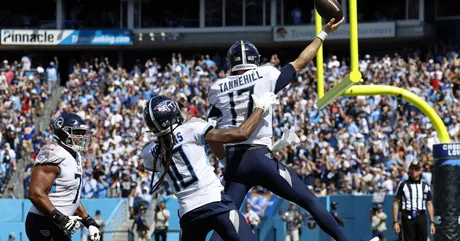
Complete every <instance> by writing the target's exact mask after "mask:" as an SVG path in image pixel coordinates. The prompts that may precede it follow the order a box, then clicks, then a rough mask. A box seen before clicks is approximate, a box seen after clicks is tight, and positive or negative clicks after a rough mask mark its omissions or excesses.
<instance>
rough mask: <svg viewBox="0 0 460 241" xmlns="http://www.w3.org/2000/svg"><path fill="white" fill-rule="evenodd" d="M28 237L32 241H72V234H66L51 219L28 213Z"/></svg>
mask: <svg viewBox="0 0 460 241" xmlns="http://www.w3.org/2000/svg"><path fill="white" fill-rule="evenodd" d="M25 229H26V235H27V238H28V239H29V240H30V241H58V240H59V241H71V240H72V238H71V236H70V234H65V233H64V231H62V229H60V228H59V227H58V226H57V225H56V224H55V223H53V221H51V218H48V217H45V216H40V215H38V214H35V213H28V214H27V218H26V228H25Z"/></svg>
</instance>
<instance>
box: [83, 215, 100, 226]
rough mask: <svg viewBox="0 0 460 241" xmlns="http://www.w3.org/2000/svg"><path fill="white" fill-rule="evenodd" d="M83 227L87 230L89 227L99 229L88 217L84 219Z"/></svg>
mask: <svg viewBox="0 0 460 241" xmlns="http://www.w3.org/2000/svg"><path fill="white" fill-rule="evenodd" d="M81 222H82V223H83V225H85V227H86V228H89V226H95V227H96V228H99V225H98V224H97V223H96V221H95V220H94V219H93V218H92V217H91V216H89V215H88V217H86V218H84V219H83V220H82V221H81Z"/></svg>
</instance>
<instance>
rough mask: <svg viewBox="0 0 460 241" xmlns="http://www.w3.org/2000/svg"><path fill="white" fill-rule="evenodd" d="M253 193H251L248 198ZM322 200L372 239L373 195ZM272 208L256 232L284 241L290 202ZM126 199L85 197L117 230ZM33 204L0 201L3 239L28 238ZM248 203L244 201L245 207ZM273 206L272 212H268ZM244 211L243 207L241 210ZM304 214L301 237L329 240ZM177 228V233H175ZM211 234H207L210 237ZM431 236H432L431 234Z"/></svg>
mask: <svg viewBox="0 0 460 241" xmlns="http://www.w3.org/2000/svg"><path fill="white" fill-rule="evenodd" d="M250 195H251V194H248V197H249V196H250ZM319 199H320V201H321V202H322V203H323V205H324V206H326V207H327V206H329V203H330V202H332V201H336V202H338V203H339V210H338V212H339V215H340V216H341V217H342V219H343V220H344V222H345V227H343V230H344V232H345V234H346V235H347V236H348V237H349V238H350V240H369V239H370V238H371V230H370V226H371V222H370V209H371V208H372V196H370V195H363V196H351V195H339V196H329V197H320V198H319ZM271 201H272V202H271V203H270V204H269V205H270V207H269V208H267V209H266V212H265V213H266V214H268V213H269V215H267V216H265V217H263V218H262V221H261V223H260V225H259V230H257V231H256V235H257V236H258V237H259V240H264V241H284V240H285V239H284V234H285V223H284V222H283V221H282V220H281V219H280V217H279V211H280V210H286V209H287V207H288V205H289V202H288V201H286V200H283V199H280V198H278V197H276V196H273V197H272V199H271ZM123 202H126V200H125V199H90V200H83V204H84V205H85V207H86V209H87V210H88V212H89V213H90V214H92V215H94V212H95V211H96V210H98V209H99V210H101V214H102V217H103V218H104V219H105V220H106V221H107V220H111V222H112V223H111V224H109V223H108V224H107V225H109V226H110V228H108V229H107V230H109V229H110V230H116V229H117V228H118V226H119V224H120V223H121V222H120V218H119V217H118V216H119V215H120V213H121V212H122V211H121V210H120V208H119V207H120V206H121V204H122V203H123ZM392 204H393V196H386V197H385V200H384V203H383V210H384V212H385V213H386V214H387V215H388V219H387V221H386V225H387V228H388V230H387V231H386V232H385V235H386V237H387V240H389V241H391V240H396V239H397V237H396V235H395V233H394V232H393V229H392V224H393V217H392ZM30 206H31V203H30V201H29V200H22V199H16V200H10V199H2V200H0V227H1V228H0V240H8V236H9V234H10V233H11V232H14V233H15V236H16V240H17V241H26V240H28V239H27V236H26V234H25V231H24V221H25V218H26V216H27V212H28V210H29V208H30ZM166 206H167V208H168V210H169V211H170V213H171V217H170V224H169V225H170V226H169V229H170V230H171V231H173V232H171V233H169V234H168V241H178V240H179V233H178V232H177V231H178V230H179V229H180V227H179V218H178V216H177V215H175V214H176V213H177V210H178V208H179V204H178V203H177V199H175V198H169V199H168V200H167V204H166ZM244 206H245V205H244V204H243V205H242V207H244ZM269 209H270V211H268V210H269ZM241 210H243V209H241ZM299 210H300V211H301V212H302V214H303V217H304V223H303V226H302V236H301V240H309V241H330V240H331V238H330V237H328V236H327V235H326V234H325V233H324V232H322V231H321V230H320V228H319V227H318V225H316V223H315V222H314V220H312V218H311V216H310V215H309V214H308V212H307V211H305V210H303V209H299ZM174 231H176V232H174ZM209 236H210V235H208V238H209ZM430 239H431V240H433V238H432V237H431V236H430ZM72 240H76V241H80V240H81V239H80V232H78V233H76V234H74V235H73V238H72Z"/></svg>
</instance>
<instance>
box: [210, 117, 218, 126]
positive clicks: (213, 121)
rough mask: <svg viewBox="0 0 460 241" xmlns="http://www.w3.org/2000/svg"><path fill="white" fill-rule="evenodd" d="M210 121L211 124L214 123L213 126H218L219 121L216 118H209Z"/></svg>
mask: <svg viewBox="0 0 460 241" xmlns="http://www.w3.org/2000/svg"><path fill="white" fill-rule="evenodd" d="M208 123H209V124H210V125H212V127H214V128H216V126H217V121H216V120H214V119H211V118H209V119H208Z"/></svg>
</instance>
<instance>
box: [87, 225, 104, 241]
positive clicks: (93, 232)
mask: <svg viewBox="0 0 460 241" xmlns="http://www.w3.org/2000/svg"><path fill="white" fill-rule="evenodd" d="M88 233H89V240H91V241H99V240H101V231H99V229H98V228H97V227H95V226H93V225H91V226H89V227H88Z"/></svg>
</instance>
